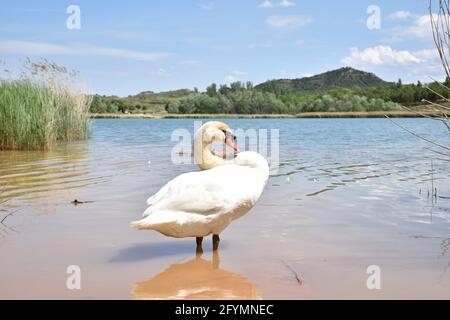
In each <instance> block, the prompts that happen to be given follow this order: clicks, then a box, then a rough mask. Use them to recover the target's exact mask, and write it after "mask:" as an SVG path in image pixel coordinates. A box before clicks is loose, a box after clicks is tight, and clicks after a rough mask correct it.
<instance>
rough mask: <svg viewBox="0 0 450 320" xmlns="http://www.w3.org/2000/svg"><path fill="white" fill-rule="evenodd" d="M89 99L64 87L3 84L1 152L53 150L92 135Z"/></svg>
mask: <svg viewBox="0 0 450 320" xmlns="http://www.w3.org/2000/svg"><path fill="white" fill-rule="evenodd" d="M88 110H89V98H88V96H87V95H85V94H83V93H81V92H77V91H74V90H72V88H70V87H68V86H66V85H61V84H58V85H56V84H53V85H52V84H51V83H42V82H35V81H32V80H9V81H1V82H0V150H33V149H50V148H51V147H52V146H53V145H54V144H55V143H56V142H57V141H72V140H77V139H83V138H86V137H87V136H88V133H89V122H90V119H89V113H88Z"/></svg>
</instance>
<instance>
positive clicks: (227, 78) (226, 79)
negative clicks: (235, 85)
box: [223, 75, 238, 83]
mask: <svg viewBox="0 0 450 320" xmlns="http://www.w3.org/2000/svg"><path fill="white" fill-rule="evenodd" d="M223 80H224V81H225V83H231V82H235V81H237V80H238V79H237V78H236V77H235V76H232V75H228V76H226V77H225V78H223Z"/></svg>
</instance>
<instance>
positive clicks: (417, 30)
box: [387, 14, 438, 40]
mask: <svg viewBox="0 0 450 320" xmlns="http://www.w3.org/2000/svg"><path fill="white" fill-rule="evenodd" d="M411 17H412V23H411V24H409V25H407V26H398V27H394V28H391V29H388V30H387V32H388V34H389V36H390V37H391V38H393V39H394V40H395V39H404V38H421V39H432V38H433V35H432V33H431V21H430V16H429V15H413V14H411ZM437 17H438V16H437V15H436V14H433V18H434V19H437Z"/></svg>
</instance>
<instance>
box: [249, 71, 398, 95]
mask: <svg viewBox="0 0 450 320" xmlns="http://www.w3.org/2000/svg"><path fill="white" fill-rule="evenodd" d="M387 84H389V82H386V81H384V80H382V79H380V78H379V77H377V76H376V75H374V74H373V73H369V72H364V71H360V70H356V69H353V68H350V67H345V68H340V69H336V70H332V71H328V72H324V73H321V74H318V75H315V76H312V77H304V78H299V79H292V80H291V79H279V80H270V81H266V82H264V83H261V84H259V85H257V86H256V89H259V90H261V91H276V90H281V91H284V92H292V93H295V92H320V91H327V90H330V89H334V88H369V87H378V86H383V85H387Z"/></svg>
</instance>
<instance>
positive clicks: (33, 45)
mask: <svg viewBox="0 0 450 320" xmlns="http://www.w3.org/2000/svg"><path fill="white" fill-rule="evenodd" d="M0 52H2V53H9V54H23V55H71V56H103V57H113V58H121V59H129V60H138V61H149V62H154V61H158V60H161V59H164V58H167V57H169V56H171V55H172V54H168V53H152V52H143V51H135V50H128V49H119V48H110V47H99V46H95V45H90V44H79V43H78V44H68V45H59V44H52V43H45V42H31V41H17V40H4V41H0Z"/></svg>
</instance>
